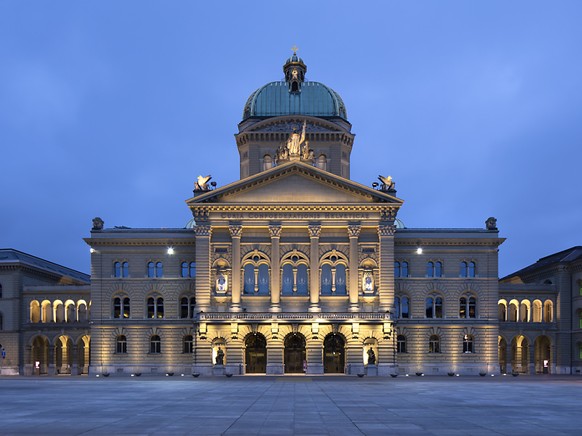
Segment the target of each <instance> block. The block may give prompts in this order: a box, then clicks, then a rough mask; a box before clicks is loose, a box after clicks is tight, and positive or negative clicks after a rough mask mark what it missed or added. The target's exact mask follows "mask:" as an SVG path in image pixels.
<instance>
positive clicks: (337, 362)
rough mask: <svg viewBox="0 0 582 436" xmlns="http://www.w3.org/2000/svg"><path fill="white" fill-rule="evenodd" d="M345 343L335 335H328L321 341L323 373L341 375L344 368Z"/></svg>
mask: <svg viewBox="0 0 582 436" xmlns="http://www.w3.org/2000/svg"><path fill="white" fill-rule="evenodd" d="M345 346H346V342H345V341H344V338H342V337H341V336H340V335H338V334H336V333H332V334H329V335H327V336H326V337H325V340H324V341H323V372H325V373H326V374H327V373H331V374H334V373H335V374H338V373H339V374H343V373H344V366H345V360H346V359H345V357H346V350H345Z"/></svg>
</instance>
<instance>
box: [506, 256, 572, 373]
mask: <svg viewBox="0 0 582 436" xmlns="http://www.w3.org/2000/svg"><path fill="white" fill-rule="evenodd" d="M498 308H499V330H500V333H499V342H498V344H499V363H500V367H501V370H502V371H504V372H518V373H529V374H539V373H557V374H580V372H581V371H582V247H572V248H570V249H568V250H564V251H560V252H558V253H554V254H551V255H549V256H546V257H543V258H541V259H540V260H538V261H537V262H536V263H534V264H532V265H529V266H527V267H526V268H523V269H521V270H519V271H517V272H515V273H513V274H510V275H508V276H507V277H504V278H502V279H501V280H500V285H499V303H498Z"/></svg>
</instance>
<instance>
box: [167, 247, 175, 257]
mask: <svg viewBox="0 0 582 436" xmlns="http://www.w3.org/2000/svg"><path fill="white" fill-rule="evenodd" d="M168 254H169V255H170V256H171V255H172V254H174V247H168Z"/></svg>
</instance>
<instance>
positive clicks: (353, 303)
mask: <svg viewBox="0 0 582 436" xmlns="http://www.w3.org/2000/svg"><path fill="white" fill-rule="evenodd" d="M361 229H362V227H361V226H360V225H359V224H350V225H348V236H349V238H350V264H349V269H350V271H349V274H350V281H349V288H348V289H349V298H350V307H349V309H350V312H357V311H359V310H360V307H359V304H358V300H359V298H358V294H359V289H360V286H359V283H358V276H359V274H358V260H359V253H358V237H359V236H360V231H361Z"/></svg>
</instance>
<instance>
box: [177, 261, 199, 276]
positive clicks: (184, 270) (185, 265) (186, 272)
mask: <svg viewBox="0 0 582 436" xmlns="http://www.w3.org/2000/svg"><path fill="white" fill-rule="evenodd" d="M180 266H181V274H180V275H181V276H182V277H191V278H194V277H196V262H182V263H181V264H180Z"/></svg>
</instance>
